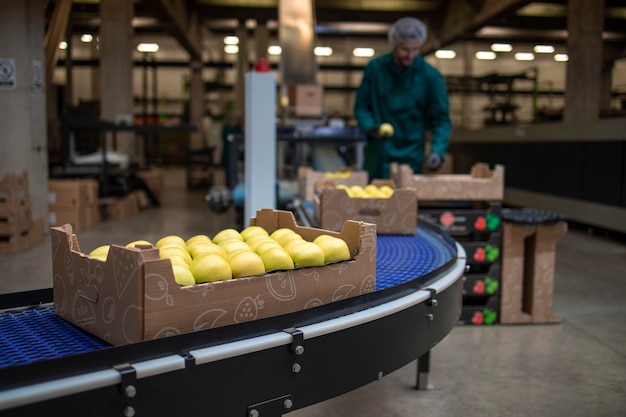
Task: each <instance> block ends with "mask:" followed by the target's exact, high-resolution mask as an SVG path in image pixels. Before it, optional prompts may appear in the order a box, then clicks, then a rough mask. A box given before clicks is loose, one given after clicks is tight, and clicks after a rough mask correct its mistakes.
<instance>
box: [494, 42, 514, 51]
mask: <svg viewBox="0 0 626 417" xmlns="http://www.w3.org/2000/svg"><path fill="white" fill-rule="evenodd" d="M491 50H492V51H494V52H511V51H512V50H513V45H511V44H510V43H492V44H491Z"/></svg>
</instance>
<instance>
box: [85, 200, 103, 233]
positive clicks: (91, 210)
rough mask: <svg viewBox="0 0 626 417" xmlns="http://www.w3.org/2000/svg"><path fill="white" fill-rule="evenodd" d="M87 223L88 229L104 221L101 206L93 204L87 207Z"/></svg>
mask: <svg viewBox="0 0 626 417" xmlns="http://www.w3.org/2000/svg"><path fill="white" fill-rule="evenodd" d="M84 211H85V223H86V228H87V229H93V228H94V227H95V226H97V225H98V224H100V223H102V213H101V212H100V207H98V206H97V205H96V206H93V207H87V208H85V210H84Z"/></svg>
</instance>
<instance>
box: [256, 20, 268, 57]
mask: <svg viewBox="0 0 626 417" xmlns="http://www.w3.org/2000/svg"><path fill="white" fill-rule="evenodd" d="M254 42H255V51H256V54H255V59H257V60H258V59H259V58H267V47H268V46H269V30H267V26H265V25H258V26H257V27H256V29H255V30H254Z"/></svg>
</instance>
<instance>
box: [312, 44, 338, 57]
mask: <svg viewBox="0 0 626 417" xmlns="http://www.w3.org/2000/svg"><path fill="white" fill-rule="evenodd" d="M313 53H314V54H315V56H331V55H332V54H333V48H331V47H330V46H316V47H315V49H313Z"/></svg>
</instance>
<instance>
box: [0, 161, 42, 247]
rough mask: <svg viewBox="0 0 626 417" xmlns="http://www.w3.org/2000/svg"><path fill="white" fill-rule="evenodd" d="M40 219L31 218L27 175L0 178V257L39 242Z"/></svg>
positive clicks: (6, 175) (26, 173) (10, 174)
mask: <svg viewBox="0 0 626 417" xmlns="http://www.w3.org/2000/svg"><path fill="white" fill-rule="evenodd" d="M43 230H44V222H43V217H42V216H33V215H32V212H31V202H30V193H29V190H28V172H26V171H24V172H23V173H22V174H14V173H7V174H5V175H4V176H3V177H2V178H0V253H10V254H13V253H18V252H21V251H23V250H26V249H28V248H29V247H31V246H33V245H35V244H37V243H39V242H41V241H42V240H43V237H44V234H43Z"/></svg>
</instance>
